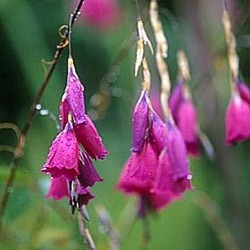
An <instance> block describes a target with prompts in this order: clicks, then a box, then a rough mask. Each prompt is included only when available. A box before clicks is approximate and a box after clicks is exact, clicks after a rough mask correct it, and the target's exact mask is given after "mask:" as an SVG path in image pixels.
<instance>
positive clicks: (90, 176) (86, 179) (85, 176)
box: [78, 152, 103, 188]
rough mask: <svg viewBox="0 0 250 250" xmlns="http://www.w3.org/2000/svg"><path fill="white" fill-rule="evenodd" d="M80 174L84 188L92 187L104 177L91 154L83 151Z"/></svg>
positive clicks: (80, 180)
mask: <svg viewBox="0 0 250 250" xmlns="http://www.w3.org/2000/svg"><path fill="white" fill-rule="evenodd" d="M78 170H79V176H78V180H79V182H80V185H81V187H82V188H87V187H92V186H93V185H94V184H95V183H96V182H99V181H102V180H103V179H102V178H101V177H100V176H99V175H98V173H97V171H96V169H95V167H94V165H93V163H92V162H91V159H90V158H89V156H88V155H87V154H86V153H84V152H81V153H80V161H79V169H78Z"/></svg>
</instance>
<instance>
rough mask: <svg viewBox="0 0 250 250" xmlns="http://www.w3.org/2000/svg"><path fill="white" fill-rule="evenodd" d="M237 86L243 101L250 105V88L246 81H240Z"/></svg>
mask: <svg viewBox="0 0 250 250" xmlns="http://www.w3.org/2000/svg"><path fill="white" fill-rule="evenodd" d="M237 88H238V91H239V94H240V97H241V99H242V100H243V101H245V102H246V103H248V105H250V89H249V87H248V86H247V85H246V84H245V83H244V82H238V83H237Z"/></svg>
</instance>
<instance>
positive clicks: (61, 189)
mask: <svg viewBox="0 0 250 250" xmlns="http://www.w3.org/2000/svg"><path fill="white" fill-rule="evenodd" d="M50 197H51V198H53V199H54V200H60V199H62V198H64V197H67V198H70V191H69V184H68V180H67V179H66V178H65V176H63V175H62V176H60V177H57V178H51V184H50V189H49V192H48V194H47V195H46V198H50Z"/></svg>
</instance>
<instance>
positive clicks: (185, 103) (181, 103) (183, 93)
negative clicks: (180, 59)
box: [169, 81, 201, 157]
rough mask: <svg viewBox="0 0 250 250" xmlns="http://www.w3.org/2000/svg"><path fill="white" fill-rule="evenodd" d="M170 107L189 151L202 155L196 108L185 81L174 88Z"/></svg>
mask: <svg viewBox="0 0 250 250" xmlns="http://www.w3.org/2000/svg"><path fill="white" fill-rule="evenodd" d="M169 107H170V109H171V111H172V115H173V118H174V121H175V123H176V125H177V127H178V128H179V129H180V131H181V134H182V136H183V139H184V142H185V145H186V148H187V152H188V153H189V154H190V155H192V156H195V157H198V156H200V154H201V143H200V140H199V131H198V121H197V114H196V109H195V107H194V104H193V102H192V100H191V99H190V97H189V91H188V90H187V89H186V86H185V83H184V82H183V81H180V82H179V84H178V85H176V87H175V88H174V90H173V92H172V94H171V97H170V100H169Z"/></svg>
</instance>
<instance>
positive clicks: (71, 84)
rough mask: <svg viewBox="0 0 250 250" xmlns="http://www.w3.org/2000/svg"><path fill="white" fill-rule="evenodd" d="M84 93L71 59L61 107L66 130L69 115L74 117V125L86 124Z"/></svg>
mask: <svg viewBox="0 0 250 250" xmlns="http://www.w3.org/2000/svg"><path fill="white" fill-rule="evenodd" d="M83 91H84V88H83V85H82V84H81V82H80V80H79V78H78V76H77V74H76V71H75V67H74V64H73V60H72V58H69V59H68V78H67V85H66V89H65V93H64V95H63V97H62V101H61V105H60V118H61V124H62V128H64V126H65V125H66V123H67V122H68V115H69V113H71V114H72V116H73V122H74V124H82V123H84V122H85V104H84V96H83Z"/></svg>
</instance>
